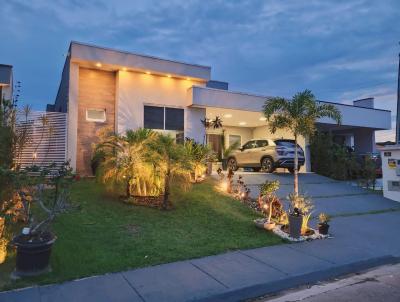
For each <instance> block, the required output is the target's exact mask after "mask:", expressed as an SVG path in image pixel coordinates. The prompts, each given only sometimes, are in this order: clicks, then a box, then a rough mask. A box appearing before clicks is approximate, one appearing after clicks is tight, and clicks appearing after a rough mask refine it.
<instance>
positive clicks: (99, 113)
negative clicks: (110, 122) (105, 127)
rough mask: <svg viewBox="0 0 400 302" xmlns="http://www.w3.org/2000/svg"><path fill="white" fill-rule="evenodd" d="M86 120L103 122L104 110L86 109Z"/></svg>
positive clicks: (104, 118)
mask: <svg viewBox="0 0 400 302" xmlns="http://www.w3.org/2000/svg"><path fill="white" fill-rule="evenodd" d="M86 120H87V121H90V122H102V123H103V122H105V121H106V110H105V109H86Z"/></svg>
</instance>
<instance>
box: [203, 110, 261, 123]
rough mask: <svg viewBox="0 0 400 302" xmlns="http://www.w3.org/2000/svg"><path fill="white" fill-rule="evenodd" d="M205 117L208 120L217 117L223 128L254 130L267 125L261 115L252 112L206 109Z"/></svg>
mask: <svg viewBox="0 0 400 302" xmlns="http://www.w3.org/2000/svg"><path fill="white" fill-rule="evenodd" d="M206 116H207V118H209V119H214V118H215V117H216V116H219V117H220V118H221V119H222V124H223V125H224V126H231V127H250V128H254V127H260V126H266V125H267V122H266V121H265V118H264V116H263V115H262V113H260V112H254V111H244V110H234V109H224V108H215V107H207V108H206Z"/></svg>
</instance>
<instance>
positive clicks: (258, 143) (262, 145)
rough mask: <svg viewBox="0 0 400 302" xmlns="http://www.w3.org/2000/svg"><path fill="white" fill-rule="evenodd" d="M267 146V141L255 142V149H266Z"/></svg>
mask: <svg viewBox="0 0 400 302" xmlns="http://www.w3.org/2000/svg"><path fill="white" fill-rule="evenodd" d="M267 146H268V141H266V140H259V141H257V148H262V147H267Z"/></svg>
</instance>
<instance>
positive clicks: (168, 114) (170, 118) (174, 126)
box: [165, 108, 184, 131]
mask: <svg viewBox="0 0 400 302" xmlns="http://www.w3.org/2000/svg"><path fill="white" fill-rule="evenodd" d="M183 125H184V111H183V109H179V108H165V130H180V131H183V128H184V127H183Z"/></svg>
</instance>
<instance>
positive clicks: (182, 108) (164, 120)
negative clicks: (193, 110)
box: [143, 103, 185, 133]
mask: <svg viewBox="0 0 400 302" xmlns="http://www.w3.org/2000/svg"><path fill="white" fill-rule="evenodd" d="M145 107H159V108H163V128H162V129H159V128H149V129H154V130H164V131H176V132H183V133H184V132H185V108H184V107H179V106H170V105H159V104H152V103H144V104H143V128H145V127H144V124H145V121H144V108H145ZM167 108H169V109H181V110H183V129H182V130H175V129H166V127H165V126H166V117H167Z"/></svg>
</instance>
